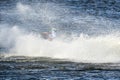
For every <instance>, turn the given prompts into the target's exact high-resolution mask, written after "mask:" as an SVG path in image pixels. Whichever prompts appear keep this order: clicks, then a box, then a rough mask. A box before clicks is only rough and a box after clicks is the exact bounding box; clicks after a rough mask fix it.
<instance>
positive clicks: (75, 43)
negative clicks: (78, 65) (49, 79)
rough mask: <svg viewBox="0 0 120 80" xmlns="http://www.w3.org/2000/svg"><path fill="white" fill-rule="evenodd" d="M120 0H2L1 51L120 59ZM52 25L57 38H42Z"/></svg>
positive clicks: (83, 59) (80, 58) (81, 59)
mask: <svg viewBox="0 0 120 80" xmlns="http://www.w3.org/2000/svg"><path fill="white" fill-rule="evenodd" d="M118 3H120V2H119V0H118V1H117V0H116V1H112V0H110V1H106V3H105V2H104V1H97V0H93V1H92V2H89V1H87V0H86V1H84V0H83V1H79V0H78V1H75V0H64V1H57V0H55V1H50V0H47V1H44V0H41V1H39V0H35V1H33V0H32V1H26V0H18V1H14V0H9V1H7V0H6V1H0V4H1V6H0V14H1V21H0V50H1V51H0V52H1V54H5V55H16V56H17V55H21V56H37V57H38V56H39V57H51V58H60V59H69V60H74V61H77V62H119V61H120V58H119V57H120V32H119V30H120V22H119V18H120V14H119V5H118ZM100 4H101V5H100ZM102 5H103V6H102ZM52 27H54V28H56V29H57V38H56V39H54V40H53V41H47V40H44V39H42V38H41V35H40V33H42V32H45V31H49V30H50V28H52Z"/></svg>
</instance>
